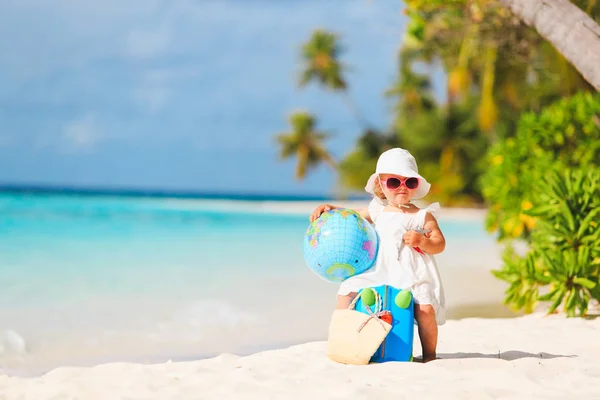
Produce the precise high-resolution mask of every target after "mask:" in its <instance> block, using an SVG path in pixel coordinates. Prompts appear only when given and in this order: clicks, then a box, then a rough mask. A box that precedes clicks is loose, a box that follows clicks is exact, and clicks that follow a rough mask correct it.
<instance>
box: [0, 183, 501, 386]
mask: <svg viewBox="0 0 600 400" xmlns="http://www.w3.org/2000/svg"><path fill="white" fill-rule="evenodd" d="M440 224H441V227H442V229H443V230H444V234H445V235H446V237H447V238H448V248H447V251H446V252H445V253H444V255H443V256H440V257H441V258H440V259H439V260H440V261H439V263H440V264H443V265H444V268H445V269H447V270H451V269H452V268H458V267H464V266H465V265H466V266H474V267H477V265H478V264H479V263H480V262H481V260H484V259H486V257H489V255H490V251H496V250H495V245H494V241H493V239H492V237H491V236H490V235H488V234H487V233H486V232H485V231H484V229H483V226H482V225H483V224H482V221H480V220H477V219H467V220H458V219H454V220H444V219H443V218H442V219H440ZM307 227H308V212H306V213H305V212H294V211H285V208H276V207H275V208H268V207H264V203H262V202H260V201H225V200H217V199H176V198H168V197H160V198H153V197H135V196H126V197H124V196H117V195H111V196H108V195H104V196H101V195H77V194H73V193H71V194H54V193H37V194H31V193H4V194H2V193H0V288H1V290H0V371H4V372H6V373H9V374H15V375H32V374H40V373H43V372H45V371H48V370H49V369H52V368H55V367H58V366H65V365H73V366H76V365H94V364H97V363H103V362H109V361H136V362H164V361H167V360H169V359H171V360H184V359H198V358H203V357H207V356H211V355H215V354H217V353H222V352H231V353H236V354H245V353H249V352H253V351H257V350H260V349H266V348H276V347H279V346H284V345H288V344H293V343H300V342H306V341H309V340H323V339H324V338H325V337H326V331H327V322H328V318H329V316H330V312H331V309H332V307H333V305H334V302H335V292H336V290H337V285H335V284H332V283H329V282H325V281H323V280H321V279H320V278H318V277H317V276H316V275H314V274H313V273H312V272H311V271H310V270H309V269H308V268H307V267H306V266H305V264H304V261H303V258H302V239H303V235H304V232H305V231H306V228H307ZM465 246H468V248H469V249H471V253H470V254H471V255H470V256H469V257H465V256H464V250H465V248H466V247H465ZM488 266H489V265H488Z"/></svg>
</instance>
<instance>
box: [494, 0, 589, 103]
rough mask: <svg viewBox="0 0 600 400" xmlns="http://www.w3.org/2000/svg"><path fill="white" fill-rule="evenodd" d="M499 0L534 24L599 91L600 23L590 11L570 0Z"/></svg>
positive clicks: (528, 22)
mask: <svg viewBox="0 0 600 400" xmlns="http://www.w3.org/2000/svg"><path fill="white" fill-rule="evenodd" d="M500 2H501V3H502V4H504V5H505V6H506V7H508V8H509V9H510V10H511V11H512V12H513V13H514V14H515V15H516V16H518V17H519V19H521V20H522V21H523V22H525V23H526V24H527V25H530V26H533V27H534V28H535V29H536V30H537V32H538V33H539V34H540V35H541V36H542V37H543V38H544V39H546V40H547V41H549V42H550V43H552V45H553V46H554V47H555V48H556V49H557V50H558V51H559V52H560V53H561V54H562V55H563V56H564V57H565V58H566V59H567V60H569V62H571V64H573V66H574V67H575V68H576V69H577V70H578V71H579V72H580V73H581V75H582V76H583V77H584V78H585V79H586V80H587V81H588V82H589V83H590V84H591V85H592V86H594V88H596V90H598V91H600V26H599V25H598V24H597V23H596V22H595V21H594V20H593V19H592V18H591V17H590V16H589V15H587V14H586V13H585V12H583V11H582V10H581V9H579V7H577V6H576V5H575V4H573V3H571V2H570V1H569V0H500ZM589 4H592V3H591V2H590V3H589Z"/></svg>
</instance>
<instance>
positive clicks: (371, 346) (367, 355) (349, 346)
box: [327, 289, 392, 365]
mask: <svg viewBox="0 0 600 400" xmlns="http://www.w3.org/2000/svg"><path fill="white" fill-rule="evenodd" d="M365 290H371V289H365ZM373 292H374V294H375V309H374V310H371V308H370V307H369V306H366V307H365V308H366V309H367V312H368V314H365V313H362V312H360V311H356V310H355V309H354V307H355V305H356V301H357V300H358V298H359V295H357V296H356V297H355V298H354V300H353V301H352V303H350V305H349V306H348V308H347V309H341V310H335V311H334V312H333V315H332V317H331V322H330V324H329V336H328V338H327V357H329V358H330V359H332V360H333V361H337V362H339V363H342V364H353V365H366V364H368V363H369V360H370V359H371V357H372V356H373V354H375V352H376V351H377V349H378V348H379V346H380V345H381V343H382V342H383V341H384V339H385V338H386V336H387V335H388V333H389V332H390V330H391V329H392V325H390V324H389V323H387V322H386V321H382V320H381V319H379V314H380V313H381V311H382V301H381V296H380V295H379V293H377V292H375V291H373Z"/></svg>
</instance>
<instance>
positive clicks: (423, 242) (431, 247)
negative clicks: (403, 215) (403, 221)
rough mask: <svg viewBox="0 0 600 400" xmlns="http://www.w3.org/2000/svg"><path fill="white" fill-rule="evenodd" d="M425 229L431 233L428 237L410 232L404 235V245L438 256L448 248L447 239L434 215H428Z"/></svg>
mask: <svg viewBox="0 0 600 400" xmlns="http://www.w3.org/2000/svg"><path fill="white" fill-rule="evenodd" d="M423 228H424V229H425V230H428V231H430V232H429V233H427V234H426V235H421V234H420V233H417V232H415V231H408V232H406V233H405V234H404V243H406V244H407V245H409V246H412V247H418V248H420V249H421V250H423V251H424V252H425V253H428V254H438V253H441V252H442V251H444V249H445V248H446V239H445V238H444V235H443V234H442V231H441V229H440V227H439V225H438V223H437V220H436V219H435V217H434V216H433V215H431V214H430V213H427V215H426V216H425V223H424V226H423Z"/></svg>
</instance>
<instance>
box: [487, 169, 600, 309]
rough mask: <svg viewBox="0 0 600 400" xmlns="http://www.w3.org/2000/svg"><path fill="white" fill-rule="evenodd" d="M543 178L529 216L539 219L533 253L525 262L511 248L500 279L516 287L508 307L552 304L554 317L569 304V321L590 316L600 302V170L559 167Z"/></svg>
mask: <svg viewBox="0 0 600 400" xmlns="http://www.w3.org/2000/svg"><path fill="white" fill-rule="evenodd" d="M542 178H543V179H539V180H537V181H535V182H534V184H533V188H532V194H531V195H532V204H533V207H532V208H531V209H529V210H526V211H524V213H525V214H527V215H528V216H531V217H535V218H537V224H536V226H535V229H534V230H533V232H532V234H531V243H530V248H529V252H528V253H527V255H526V256H525V257H519V256H518V255H516V254H515V252H514V251H513V249H512V248H511V247H508V248H507V251H506V253H505V256H504V265H503V267H502V269H500V270H499V271H494V274H495V275H496V277H498V278H500V279H502V280H505V281H507V282H508V283H509V284H510V286H509V288H508V289H507V291H506V294H507V297H506V298H505V303H507V304H509V305H510V306H511V307H512V308H514V309H516V310H520V309H523V310H524V311H525V312H532V311H533V309H534V308H535V306H536V304H537V302H538V301H549V302H551V304H550V308H549V309H548V313H552V312H554V311H555V310H556V309H557V308H558V307H559V306H560V305H561V304H563V305H564V310H565V312H566V313H567V315H568V316H570V317H573V316H575V315H577V314H578V315H579V316H584V315H585V313H586V311H587V308H588V302H589V301H590V299H592V298H594V299H596V300H600V283H599V280H600V223H599V222H598V220H599V217H600V167H598V166H597V165H596V166H594V165H589V166H587V167H580V168H576V169H569V167H567V166H565V165H562V164H560V163H554V164H553V165H552V167H551V168H550V169H549V170H548V171H547V172H546V173H545V174H544V175H543V176H542ZM546 286H547V287H548V290H547V292H546V293H545V294H544V295H541V296H540V295H539V291H540V289H541V288H542V287H546Z"/></svg>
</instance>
